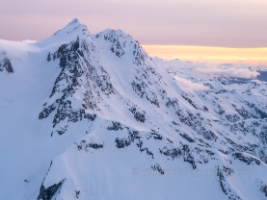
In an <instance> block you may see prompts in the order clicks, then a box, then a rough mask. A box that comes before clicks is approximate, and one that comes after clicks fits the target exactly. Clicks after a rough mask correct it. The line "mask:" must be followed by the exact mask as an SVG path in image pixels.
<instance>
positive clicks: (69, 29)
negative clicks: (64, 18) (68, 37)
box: [54, 18, 90, 36]
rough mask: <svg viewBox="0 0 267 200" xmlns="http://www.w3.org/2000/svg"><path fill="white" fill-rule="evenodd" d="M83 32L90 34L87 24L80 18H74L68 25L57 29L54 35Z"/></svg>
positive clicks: (85, 34) (83, 33) (82, 33)
mask: <svg viewBox="0 0 267 200" xmlns="http://www.w3.org/2000/svg"><path fill="white" fill-rule="evenodd" d="M72 33H74V34H79V35H80V34H81V35H84V36H90V33H89V31H88V30H87V26H86V25H84V24H81V23H80V22H79V20H78V19H76V18H74V19H73V20H72V21H71V22H70V23H68V25H67V26H65V27H64V28H63V29H62V30H59V31H57V32H56V33H55V34H54V35H64V34H72Z"/></svg>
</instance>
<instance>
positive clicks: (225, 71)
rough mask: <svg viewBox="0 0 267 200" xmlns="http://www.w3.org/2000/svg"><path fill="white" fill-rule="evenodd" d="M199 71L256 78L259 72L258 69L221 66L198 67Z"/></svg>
mask: <svg viewBox="0 0 267 200" xmlns="http://www.w3.org/2000/svg"><path fill="white" fill-rule="evenodd" d="M196 72H197V73H200V74H209V75H212V76H218V77H235V78H256V77H257V76H258V75H259V73H258V72H256V71H251V70H249V69H240V68H228V69H221V68H216V67H212V68H197V69H196Z"/></svg>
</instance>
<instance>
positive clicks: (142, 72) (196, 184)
mask: <svg viewBox="0 0 267 200" xmlns="http://www.w3.org/2000/svg"><path fill="white" fill-rule="evenodd" d="M0 51H1V52H0V135H1V140H0V160H1V162H0V177H1V178H0V187H1V190H0V199H1V200H2V199H3V200H30V199H37V200H41V199H42V200H56V199H57V200H72V199H80V200H85V199H86V200H87V199H93V200H98V199H99V200H100V199H101V200H102V199H103V200H107V199H109V200H121V199H133V200H134V199H136V200H147V199H159V200H172V199H175V200H176V199H182V200H191V199H203V200H207V199H211V200H213V199H216V200H217V199H218V200H220V199H222V200H224V199H225V200H226V199H231V200H234V199H236V200H237V199H242V200H251V199H265V198H266V196H267V175H266V170H267V165H266V163H267V111H266V108H267V103H266V102H267V101H266V100H267V96H266V95H267V93H266V85H267V83H266V82H264V81H261V80H258V78H257V77H259V76H260V75H261V74H262V73H265V71H266V70H265V69H264V68H259V67H258V68H250V67H249V66H237V65H221V66H209V65H204V64H193V63H189V62H181V61H179V60H173V61H164V60H161V59H159V58H152V57H149V56H148V54H147V53H146V52H145V51H144V50H143V48H142V47H141V45H140V44H139V43H138V41H135V40H134V39H133V38H132V37H131V36H129V35H127V34H125V33H124V32H123V31H121V30H110V29H107V30H105V31H103V32H100V33H98V34H95V35H92V34H90V33H89V31H88V30H87V28H86V26H85V25H82V24H80V22H79V21H78V20H77V19H74V20H73V21H71V22H70V23H69V24H68V25H67V26H66V27H65V28H63V29H62V30H60V31H58V32H56V33H55V34H54V35H52V36H51V37H49V38H48V39H46V40H44V41H41V42H10V41H3V40H1V41H0ZM11 69H12V70H11Z"/></svg>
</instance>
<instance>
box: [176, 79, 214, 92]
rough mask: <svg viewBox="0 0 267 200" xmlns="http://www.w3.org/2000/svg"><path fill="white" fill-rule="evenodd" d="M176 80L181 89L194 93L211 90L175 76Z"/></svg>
mask: <svg viewBox="0 0 267 200" xmlns="http://www.w3.org/2000/svg"><path fill="white" fill-rule="evenodd" d="M174 79H175V80H176V82H177V83H178V85H179V87H180V88H182V89H184V88H185V89H189V90H194V91H199V90H208V89H209V88H208V87H206V86H204V85H202V84H199V83H193V82H191V81H189V80H187V79H183V78H180V77H178V76H174Z"/></svg>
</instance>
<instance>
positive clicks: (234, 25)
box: [0, 0, 267, 63]
mask: <svg viewBox="0 0 267 200" xmlns="http://www.w3.org/2000/svg"><path fill="white" fill-rule="evenodd" d="M75 17H76V18H78V19H79V20H80V21H81V22H82V23H84V24H86V25H87V27H88V30H89V31H90V32H91V33H97V32H99V31H102V30H104V29H106V28H112V29H121V30H123V31H124V32H126V33H128V34H130V35H131V36H132V37H133V38H134V39H136V40H138V41H139V42H140V43H141V44H142V45H145V46H144V47H145V48H146V49H147V50H148V52H149V53H150V54H153V55H159V56H161V57H165V58H167V57H169V58H171V57H180V58H181V57H183V58H185V59H186V58H188V59H190V58H191V59H192V56H193V57H194V58H197V57H198V58H204V57H205V55H206V54H207V55H209V57H212V56H213V58H214V59H215V58H216V59H217V60H218V59H223V57H224V58H225V57H227V55H228V57H229V54H232V58H233V57H235V60H236V59H237V60H238V57H240V59H245V60H250V58H251V59H252V60H257V59H258V60H259V62H260V61H261V62H266V63H267V61H266V58H265V56H264V55H267V50H266V48H265V49H264V47H267V1H266V0H224V1H219V0H154V1H152V0H79V1H74V0H56V1H55V0H38V1H36V0H0V27H1V31H0V38H1V39H8V40H25V39H31V40H42V39H44V38H46V37H48V36H49V35H51V34H53V33H54V32H55V31H56V30H58V29H60V28H62V27H64V26H65V25H66V24H67V23H68V22H69V21H71V20H72V19H73V18H75ZM147 45H149V46H147ZM151 45H156V46H151ZM162 45H163V46H162ZM166 45H167V46H166ZM174 46H176V47H174ZM177 46H178V47H177ZM192 46H193V47H192ZM200 47H216V49H214V48H213V49H212V48H204V49H201V48H200ZM218 47H227V48H223V49H220V48H219V49H218ZM190 48H191V49H190ZM229 48H235V49H236V48H238V49H236V50H233V49H232V50H230V49H229ZM240 48H246V49H247V50H245V49H243V50H241V49H240ZM248 48H249V49H248ZM258 48H261V49H258ZM167 49H168V50H167ZM240 50H241V51H240ZM157 52H158V53H157ZM166 52H169V53H167V54H166ZM185 52H186V54H187V55H185ZM205 52H206V54H205ZM212 52H216V53H215V55H212ZM242 52H243V53H244V54H243V53H242ZM193 54H194V55H193ZM204 54H205V55H204ZM222 54H224V55H225V56H224V55H222ZM240 54H241V56H240ZM190 56H191V57H190Z"/></svg>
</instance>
